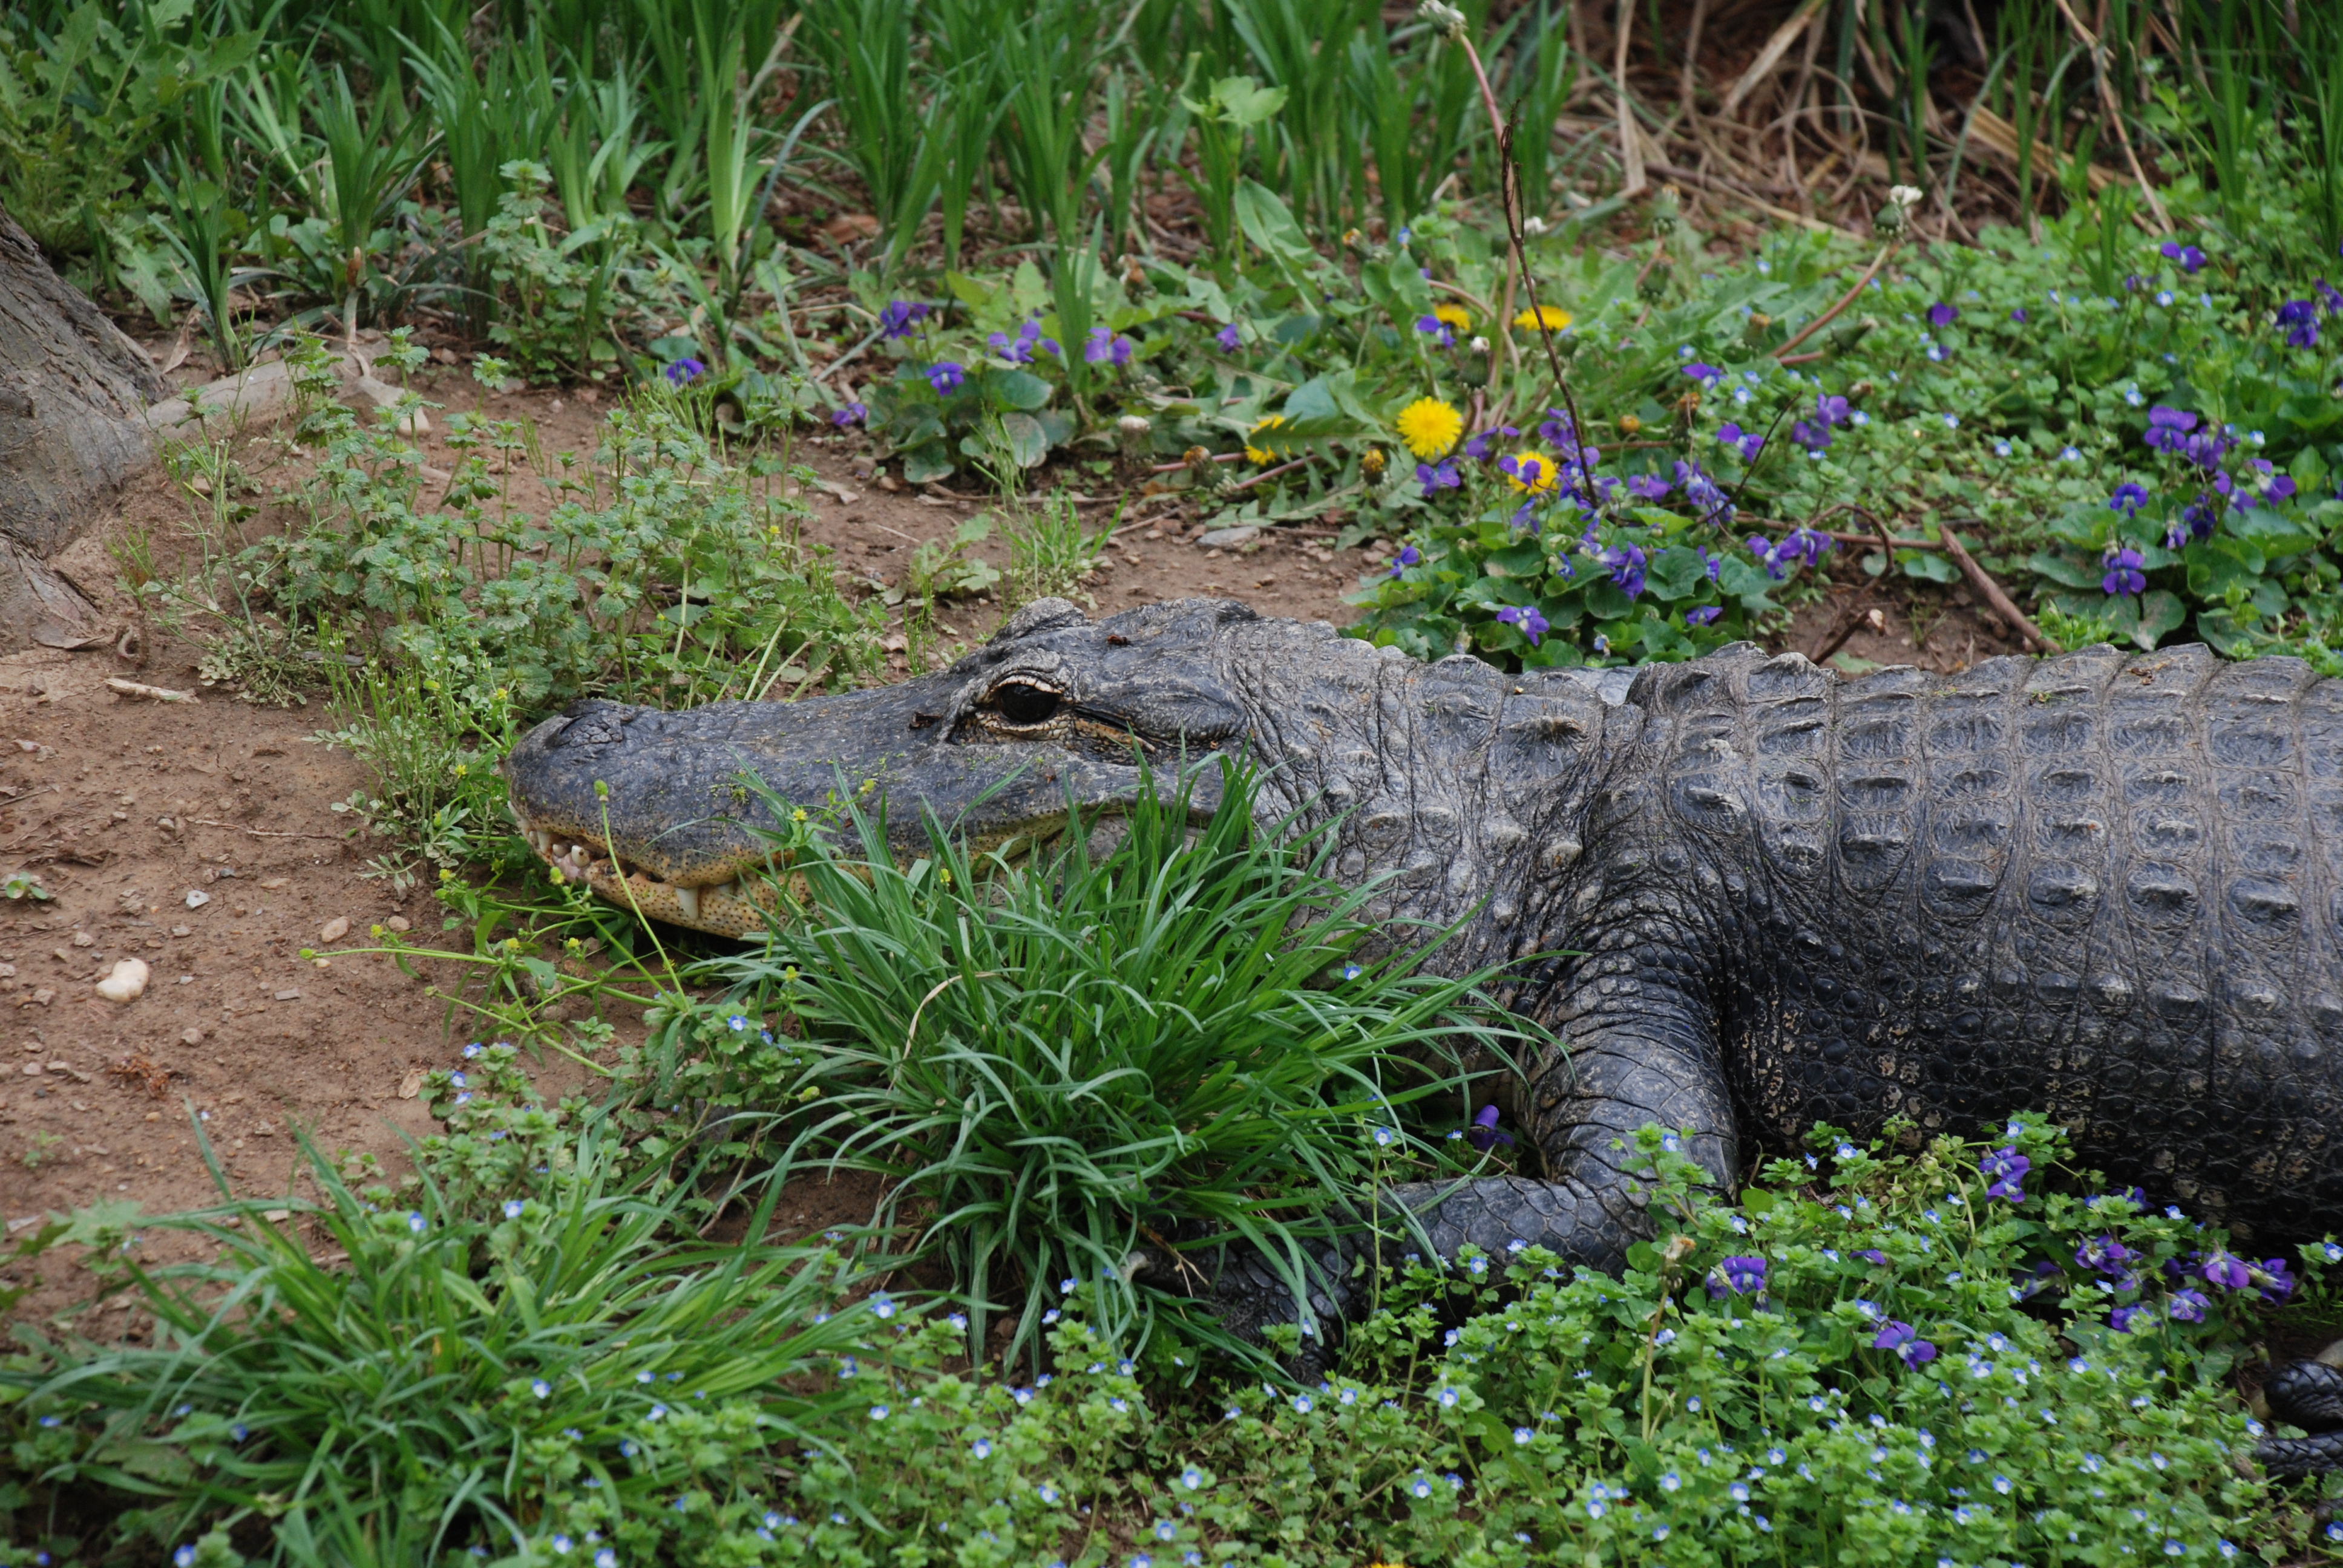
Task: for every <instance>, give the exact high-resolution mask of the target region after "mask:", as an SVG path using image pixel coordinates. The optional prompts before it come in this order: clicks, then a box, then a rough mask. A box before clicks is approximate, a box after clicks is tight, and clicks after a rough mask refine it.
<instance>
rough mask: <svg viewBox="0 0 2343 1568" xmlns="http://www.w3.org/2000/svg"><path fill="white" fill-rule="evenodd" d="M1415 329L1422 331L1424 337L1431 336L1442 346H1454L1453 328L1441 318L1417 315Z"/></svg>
mask: <svg viewBox="0 0 2343 1568" xmlns="http://www.w3.org/2000/svg"><path fill="white" fill-rule="evenodd" d="M1415 329H1416V330H1417V331H1418V332H1421V333H1423V335H1424V336H1425V337H1429V338H1431V339H1432V340H1433V342H1434V343H1436V344H1438V345H1439V346H1440V347H1443V348H1453V347H1456V333H1455V330H1454V329H1453V327H1450V326H1449V325H1448V323H1446V322H1445V321H1443V320H1441V319H1440V317H1437V316H1419V317H1416V318H1415Z"/></svg>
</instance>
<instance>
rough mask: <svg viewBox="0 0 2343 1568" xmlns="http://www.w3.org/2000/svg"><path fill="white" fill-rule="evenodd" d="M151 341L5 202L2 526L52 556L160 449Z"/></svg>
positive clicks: (0, 250) (158, 387) (0, 262)
mask: <svg viewBox="0 0 2343 1568" xmlns="http://www.w3.org/2000/svg"><path fill="white" fill-rule="evenodd" d="M163 391H164V387H163V378H162V377H161V376H160V375H159V374H157V373H156V368H155V364H154V361H152V360H151V359H149V358H147V357H146V351H145V350H143V349H141V348H140V347H138V345H136V343H133V342H132V341H131V340H130V339H129V338H128V337H126V336H125V335H124V334H123V332H122V330H121V329H120V328H119V327H116V326H115V325H114V323H113V322H111V321H109V320H107V319H106V315H105V313H104V312H103V311H101V310H99V309H98V308H97V307H96V306H95V305H92V304H91V303H90V302H89V301H88V300H87V299H86V298H85V297H83V296H82V295H81V293H80V292H79V291H78V290H76V289H75V288H74V287H73V286H71V285H70V284H67V283H66V282H65V280H64V279H63V278H61V277H59V276H57V275H56V274H55V272H54V271H52V270H51V269H50V267H49V264H48V263H47V261H45V259H43V257H42V256H41V252H40V248H39V247H38V246H35V244H34V243H33V241H32V238H31V236H27V235H26V234H25V231H24V230H23V229H22V228H19V227H18V226H16V223H15V220H14V219H13V218H11V217H9V216H7V214H6V213H5V211H0V534H5V536H6V537H7V538H10V539H13V540H14V541H15V542H16V543H17V544H19V545H21V546H23V547H24V548H25V549H26V550H28V551H30V552H31V553H32V554H33V555H34V556H35V557H38V558H44V559H45V558H48V557H50V556H53V555H55V553H56V552H57V551H58V550H59V549H60V548H63V547H64V546H65V544H66V542H67V541H69V540H70V539H71V538H73V536H74V534H75V531H76V530H77V529H78V528H80V527H81V526H82V525H83V524H84V523H85V522H87V521H88V520H89V518H91V517H92V516H93V515H94V514H95V513H96V510H97V508H100V507H102V506H104V505H105V504H106V502H107V501H109V500H111V499H113V498H114V497H115V496H116V494H117V493H118V492H119V491H120V490H121V488H122V486H123V484H124V482H125V481H126V480H127V479H128V478H129V477H131V476H132V475H134V474H136V473H137V472H138V471H139V470H140V469H142V468H144V467H146V464H147V462H148V461H149V460H150V459H151V457H152V456H153V442H152V440H151V438H150V437H149V436H148V434H147V428H146V405H147V404H149V403H150V402H153V401H154V400H155V399H156V398H157V397H161V396H162V395H163Z"/></svg>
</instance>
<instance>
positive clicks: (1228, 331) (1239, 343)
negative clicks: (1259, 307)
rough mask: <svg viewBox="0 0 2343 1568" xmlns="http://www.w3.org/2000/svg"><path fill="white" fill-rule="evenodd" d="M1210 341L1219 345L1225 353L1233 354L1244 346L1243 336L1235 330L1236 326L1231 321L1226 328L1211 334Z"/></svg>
mask: <svg viewBox="0 0 2343 1568" xmlns="http://www.w3.org/2000/svg"><path fill="white" fill-rule="evenodd" d="M1212 341H1213V342H1215V343H1217V344H1219V345H1220V346H1221V347H1222V348H1223V349H1225V350H1226V351H1227V352H1229V353H1231V354H1234V353H1235V352H1236V351H1237V350H1238V349H1239V348H1241V347H1243V346H1244V334H1243V333H1242V332H1239V331H1238V330H1237V324H1236V323H1235V322H1233V321H1232V322H1230V323H1229V324H1228V325H1227V326H1226V327H1222V328H1221V329H1220V330H1219V331H1218V332H1215V333H1213V334H1212Z"/></svg>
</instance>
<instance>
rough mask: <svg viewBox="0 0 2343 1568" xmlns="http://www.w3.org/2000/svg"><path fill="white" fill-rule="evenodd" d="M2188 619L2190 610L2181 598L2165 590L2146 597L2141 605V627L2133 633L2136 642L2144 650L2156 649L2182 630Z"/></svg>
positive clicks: (2160, 589)
mask: <svg viewBox="0 0 2343 1568" xmlns="http://www.w3.org/2000/svg"><path fill="white" fill-rule="evenodd" d="M2187 618H2188V608H2187V606H2186V605H2183V604H2182V603H2181V602H2180V596H2179V595H2178V594H2176V593H2170V592H2167V590H2165V589H2163V588H2157V590H2156V591H2155V592H2153V593H2150V594H2147V595H2146V596H2144V597H2143V598H2141V599H2140V604H2139V625H2138V627H2137V628H2136V629H2135V630H2134V631H2133V632H2132V634H2131V638H2132V640H2133V641H2134V642H2137V644H2139V646H2140V647H2142V648H2154V647H2155V646H2156V645H2157V643H2158V642H2159V641H2161V640H2162V639H2163V638H2165V636H2166V635H2167V634H2168V633H2171V632H2176V631H2178V630H2179V629H2180V624H2181V622H2183V621H2185V620H2187Z"/></svg>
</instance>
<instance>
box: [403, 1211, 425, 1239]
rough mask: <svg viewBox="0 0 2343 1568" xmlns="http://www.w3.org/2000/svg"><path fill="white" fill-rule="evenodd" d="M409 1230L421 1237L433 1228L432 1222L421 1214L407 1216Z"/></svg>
mask: <svg viewBox="0 0 2343 1568" xmlns="http://www.w3.org/2000/svg"><path fill="white" fill-rule="evenodd" d="M430 1228H431V1221H428V1220H427V1219H425V1218H424V1217H423V1216H422V1215H420V1214H413V1213H411V1214H409V1215H407V1229H408V1230H410V1231H414V1232H415V1233H416V1234H417V1235H418V1236H420V1235H421V1234H423V1232H424V1231H427V1230H429V1229H430Z"/></svg>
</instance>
